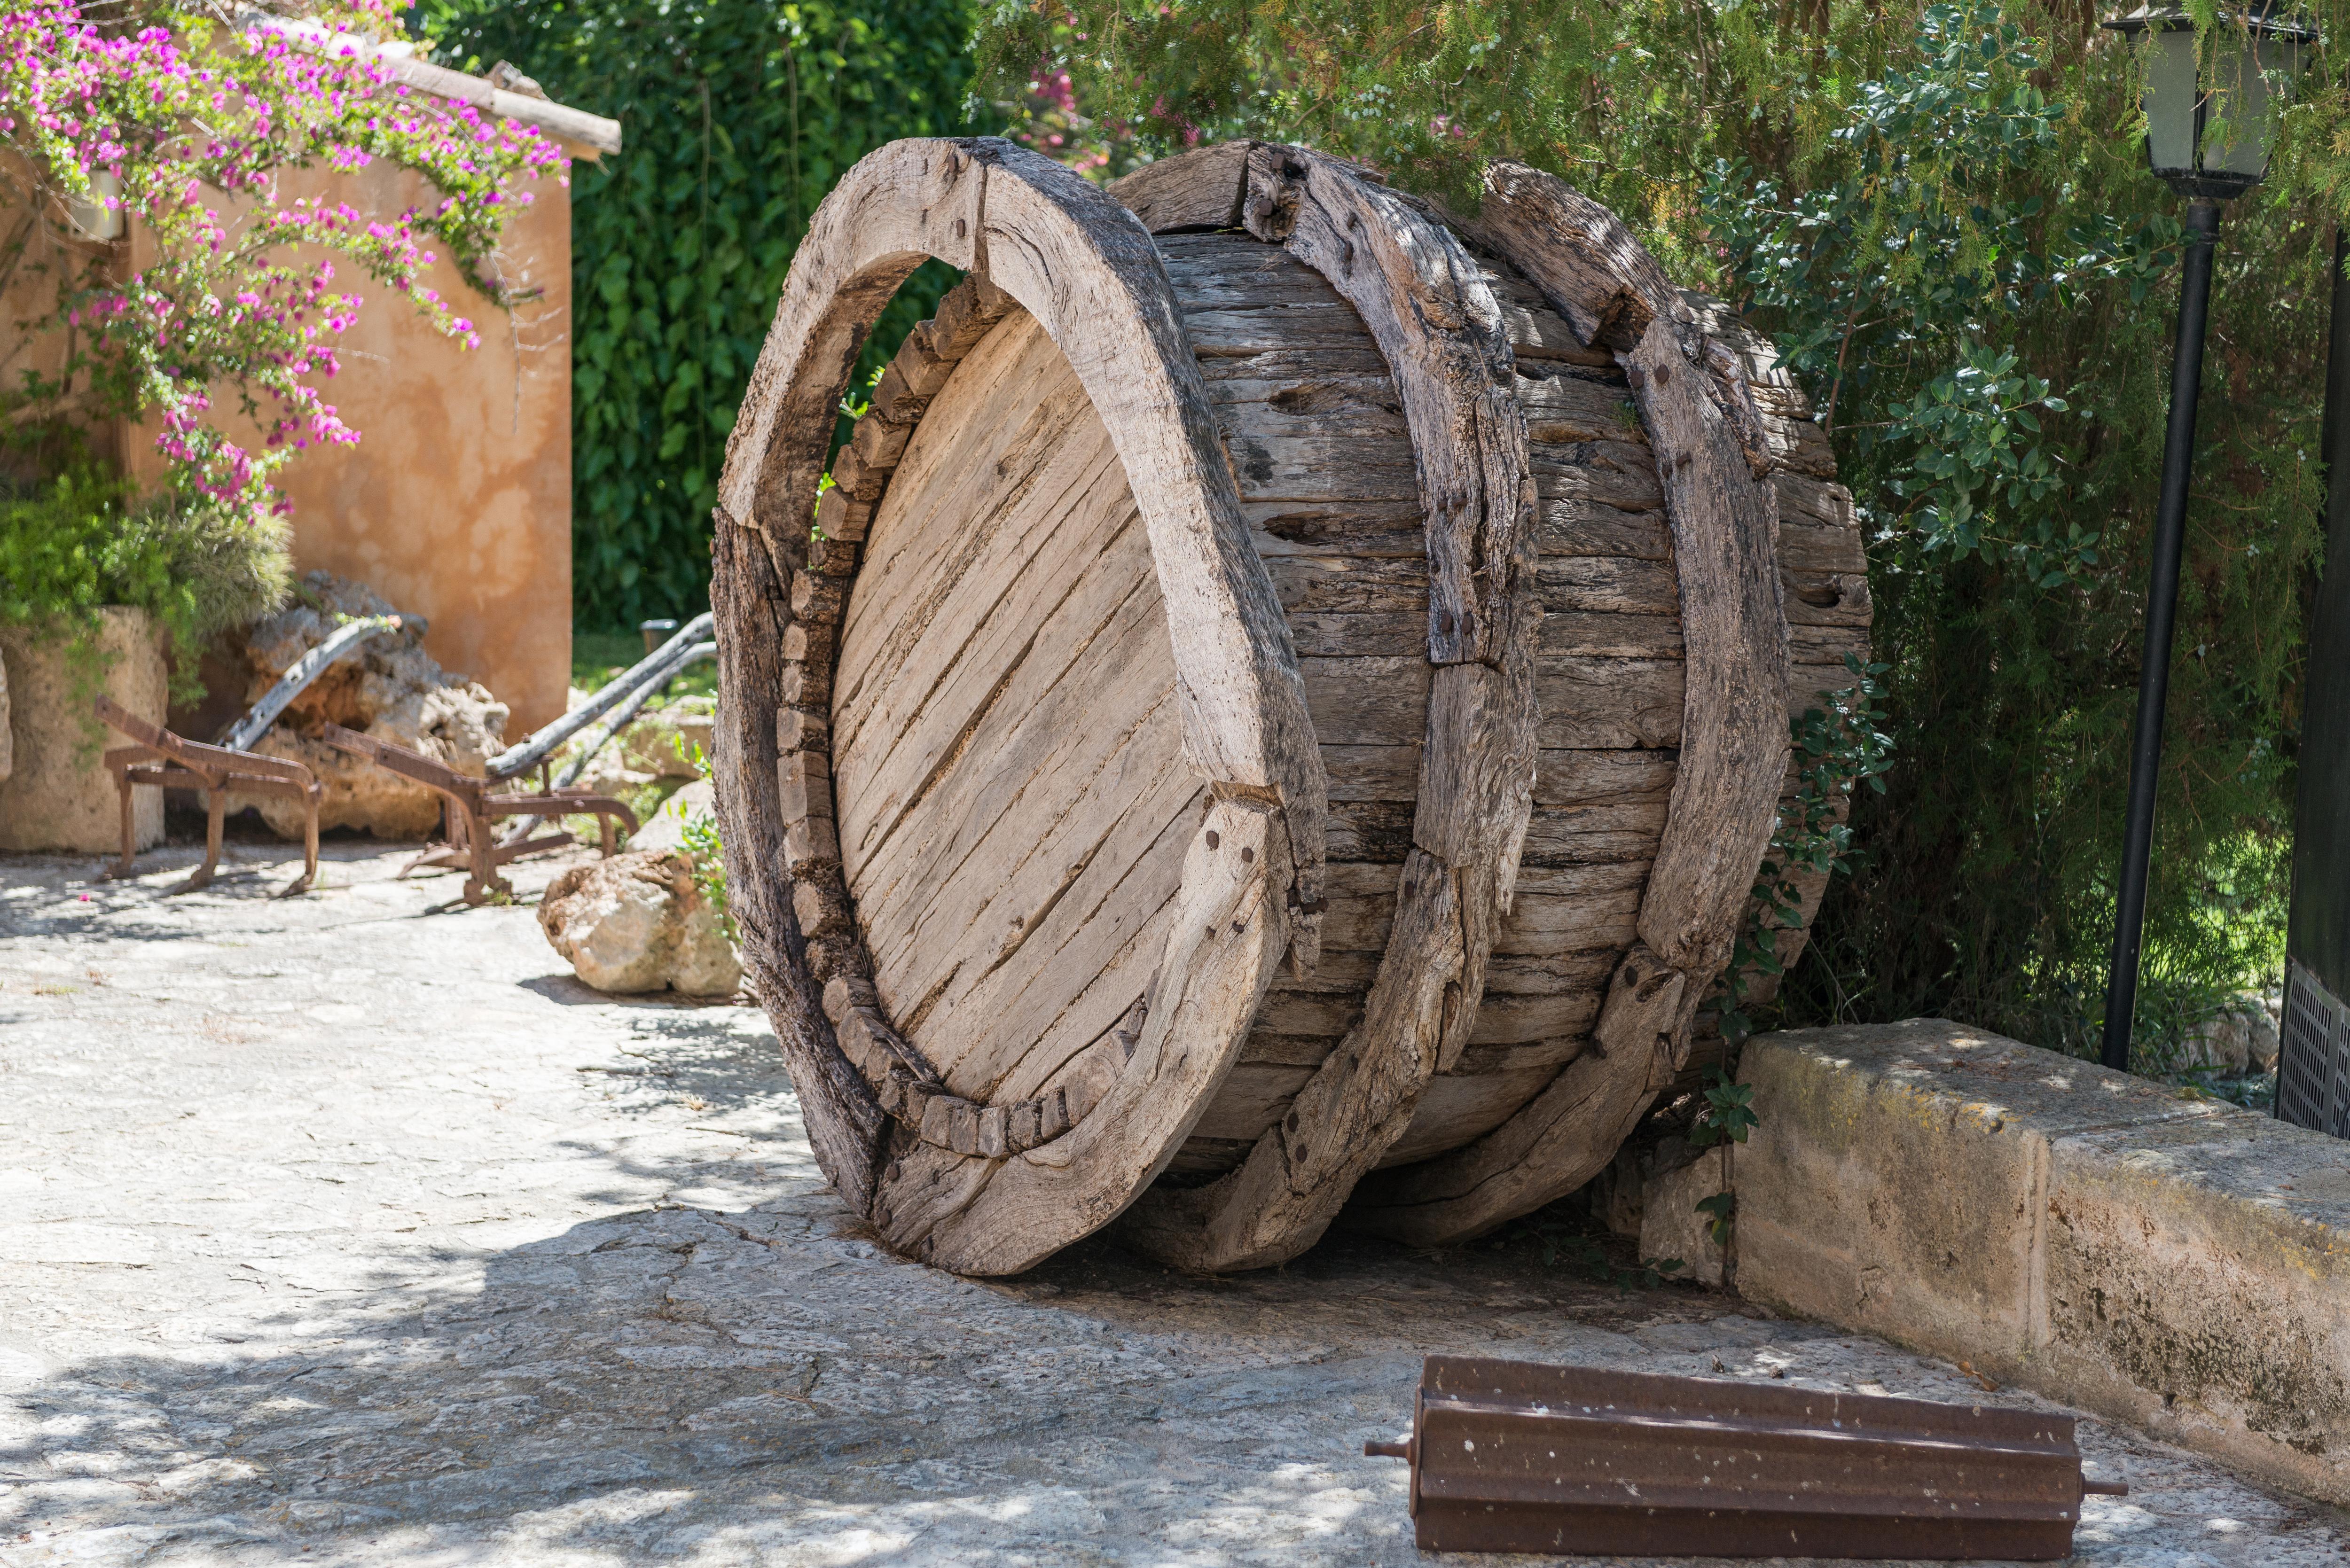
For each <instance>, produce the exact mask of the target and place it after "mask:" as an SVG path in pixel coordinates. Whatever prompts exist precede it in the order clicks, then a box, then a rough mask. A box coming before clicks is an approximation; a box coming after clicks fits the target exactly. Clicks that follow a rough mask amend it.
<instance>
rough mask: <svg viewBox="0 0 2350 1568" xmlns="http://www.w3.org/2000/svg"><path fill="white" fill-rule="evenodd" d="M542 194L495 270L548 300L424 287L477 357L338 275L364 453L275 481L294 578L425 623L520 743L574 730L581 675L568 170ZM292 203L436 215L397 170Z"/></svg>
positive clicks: (418, 184) (347, 178)
mask: <svg viewBox="0 0 2350 1568" xmlns="http://www.w3.org/2000/svg"><path fill="white" fill-rule="evenodd" d="M525 188H526V189H528V190H530V191H531V192H532V193H533V195H534V197H535V200H534V201H533V202H531V203H530V204H529V205H528V206H527V207H525V208H524V209H523V210H522V213H521V215H520V216H518V217H517V218H515V220H513V221H512V222H511V223H509V225H508V227H507V230H506V237H505V243H504V248H503V250H502V251H501V253H500V255H499V257H498V270H499V272H500V274H501V275H503V276H504V277H506V278H508V279H509V280H511V281H512V282H513V283H514V284H515V286H516V287H517V288H519V289H522V290H525V291H527V290H531V289H536V290H538V291H539V294H538V297H536V299H532V300H529V301H527V302H525V303H524V304H522V305H520V306H516V307H515V309H514V310H513V311H511V312H507V311H502V310H500V309H499V308H498V307H497V306H494V305H493V304H491V303H490V302H489V301H488V300H487V299H485V298H484V297H483V296H481V295H480V294H478V293H476V292H475V291H474V290H473V287H472V286H470V285H469V284H467V283H466V282H465V281H464V278H463V275H462V274H461V273H460V272H459V271H458V269H457V267H456V266H455V265H453V264H452V263H451V262H449V261H448V260H446V259H442V260H441V261H438V262H436V263H435V264H434V265H433V266H432V270H431V272H430V274H429V275H428V278H427V281H428V283H429V284H430V286H432V287H433V288H436V289H438V290H440V291H441V293H442V296H444V297H446V298H448V299H449V300H451V301H452V304H453V305H454V307H455V309H456V311H457V313H458V314H459V315H461V316H464V317H470V318H471V319H472V320H473V322H474V324H475V325H476V327H478V328H479V330H480V332H481V337H482V345H481V347H480V348H475V349H466V348H462V347H460V346H459V345H458V344H457V343H455V342H452V340H450V339H448V338H445V337H442V336H441V335H440V334H439V333H437V332H436V331H434V330H433V329H432V327H430V326H429V325H427V323H426V322H425V321H424V319H423V318H422V317H421V316H419V315H418V314H417V312H416V310H415V308H414V307H413V306H411V304H410V303H409V302H408V301H407V300H406V299H404V298H402V297H401V296H399V295H396V294H394V293H392V292H391V291H390V290H389V289H387V288H383V287H380V286H377V285H376V284H374V283H373V281H372V280H370V279H369V278H367V277H366V276H365V275H362V274H359V273H358V272H357V270H356V269H355V268H354V267H353V266H352V265H350V264H348V263H343V264H338V275H337V279H336V281H337V284H338V286H339V287H340V288H341V289H342V290H343V291H344V292H347V293H352V294H357V295H359V296H360V297H361V298H362V299H363V300H364V301H365V305H364V307H363V308H362V309H361V310H360V311H359V320H358V322H357V324H356V325H355V326H354V327H352V329H351V330H350V331H349V332H348V333H347V334H345V335H344V337H343V338H342V341H341V356H342V369H341V373H340V374H339V375H338V376H336V377H335V378H334V379H331V380H329V381H328V382H326V383H325V386H326V398H327V401H328V402H329V403H331V404H333V405H334V406H335V408H336V409H337V410H338V411H339V412H340V413H341V415H342V417H343V418H344V419H345V420H347V421H349V422H350V423H351V424H352V425H353V426H355V427H356V428H357V429H358V430H359V431H360V434H361V439H360V441H359V443H358V444H357V445H355V446H330V447H326V448H324V449H320V448H315V447H314V448H312V449H310V450H308V451H306V452H301V453H299V454H298V455H297V456H296V458H295V459H294V461H293V462H290V463H288V464H287V465H286V467H285V468H283V469H281V470H279V471H278V474H277V481H278V483H279V484H280V486H281V487H282V488H283V489H284V491H285V492H286V497H287V498H288V499H289V500H290V501H291V502H292V503H293V514H292V522H293V528H294V560H295V566H296V570H297V571H302V572H307V571H310V570H312V569H314V568H317V567H324V568H326V569H327V570H328V571H331V572H336V573H339V574H341V575H342V576H348V577H357V578H359V579H360V580H361V581H363V582H366V583H367V584H368V585H369V586H370V587H373V588H374V589H375V590H376V591H377V592H378V593H380V594H381V595H382V596H383V597H385V598H387V599H389V600H390V601H391V602H392V603H393V604H395V605H397V606H399V607H400V608H401V609H403V610H411V611H414V612H415V613H417V614H419V615H421V616H424V617H426V618H428V619H429V620H430V621H431V623H432V629H431V631H430V632H429V633H428V634H427V637H426V639H425V647H426V649H427V650H428V651H429V652H430V653H431V654H432V657H433V658H435V659H439V660H440V661H441V663H442V666H443V667H444V668H446V669H449V670H455V671H459V672H461V673H463V674H465V675H467V676H470V677H472V678H473V680H479V681H481V682H482V683H483V684H484V685H486V686H487V687H489V689H490V690H491V691H493V692H494V693H496V695H497V696H498V698H499V699H500V700H501V701H504V702H505V703H506V704H507V705H508V706H509V707H510V708H511V709H512V710H513V713H514V717H513V720H512V721H511V722H510V723H509V724H508V726H507V738H508V739H509V740H513V739H516V738H519V737H520V736H521V735H523V734H525V733H526V732H529V731H531V730H534V729H536V728H537V727H539V726H540V725H542V724H545V723H546V722H549V721H550V720H553V719H555V718H557V717H559V716H560V715H561V714H562V712H563V708H564V698H565V693H566V691H567V688H568V685H569V682H570V673H571V192H570V190H569V188H568V187H567V186H565V185H562V184H558V183H557V182H556V177H555V173H554V172H553V171H549V172H548V173H547V174H546V175H545V176H543V177H542V178H540V179H539V180H537V181H536V182H530V183H528V184H527V185H526V187H525ZM295 196H314V197H325V198H327V199H328V200H333V201H345V202H350V203H351V204H352V205H353V206H355V207H358V208H359V209H360V210H361V211H362V212H366V213H399V212H402V211H405V210H407V209H409V208H411V207H420V206H425V205H428V204H431V203H433V202H437V201H438V200H439V198H438V197H437V196H436V195H434V194H432V192H430V190H429V188H428V187H427V186H426V185H425V183H424V182H422V181H421V179H419V178H418V177H416V176H415V175H413V174H411V173H410V172H408V171H404V170H401V169H400V168H398V167H396V166H394V165H392V164H390V163H389V162H384V161H377V162H376V163H374V164H372V165H370V166H369V167H368V168H367V169H364V170H361V171H359V172H357V173H353V174H338V173H335V172H333V171H327V170H311V171H295V172H293V173H290V174H289V175H287V176H286V182H285V183H284V185H283V186H282V188H281V191H280V197H281V200H288V199H291V198H293V197H295ZM130 251H131V260H132V264H133V265H144V264H145V263H146V262H147V261H148V260H149V259H151V254H152V253H151V251H149V250H148V249H147V248H146V246H145V244H144V243H143V238H142V235H141V234H140V231H139V229H138V226H137V225H136V224H135V223H134V225H133V228H132V234H131V237H130ZM232 400H233V394H224V395H219V396H215V398H214V400H213V401H214V403H215V405H216V406H218V405H221V404H224V403H227V402H230V401H232ZM224 428H238V429H240V430H242V428H243V427H242V423H241V421H234V420H231V421H225V422H224ZM122 445H123V449H124V450H123V452H122V458H123V462H124V463H125V465H126V467H128V468H129V469H130V472H132V473H133V474H134V475H136V476H137V477H139V478H140V480H142V481H147V482H151V481H153V480H154V479H156V478H157V477H158V476H160V473H161V469H162V460H161V456H160V454H158V453H157V452H156V451H155V449H154V445H153V441H152V431H140V430H133V431H125V432H123V441H122Z"/></svg>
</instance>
